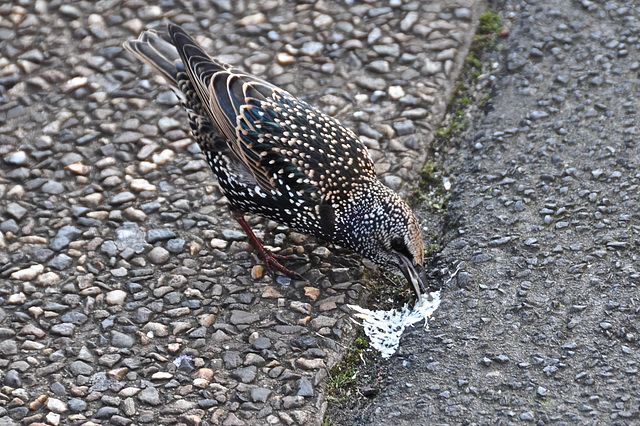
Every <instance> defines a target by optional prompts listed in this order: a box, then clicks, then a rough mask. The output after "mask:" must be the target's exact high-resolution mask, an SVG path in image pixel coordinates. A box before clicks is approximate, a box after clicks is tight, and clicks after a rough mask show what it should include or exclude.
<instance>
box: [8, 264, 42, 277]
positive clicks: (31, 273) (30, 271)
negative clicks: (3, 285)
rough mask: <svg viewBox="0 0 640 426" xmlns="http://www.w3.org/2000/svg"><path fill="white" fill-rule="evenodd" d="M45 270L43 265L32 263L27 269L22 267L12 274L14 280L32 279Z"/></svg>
mask: <svg viewBox="0 0 640 426" xmlns="http://www.w3.org/2000/svg"><path fill="white" fill-rule="evenodd" d="M42 271H44V266H42V265H31V266H30V267H28V268H27V269H20V270H18V271H15V272H13V273H12V274H11V279H12V280H20V281H31V280H34V279H35V278H36V277H37V276H38V275H40V274H41V273H42Z"/></svg>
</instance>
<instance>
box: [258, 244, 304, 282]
mask: <svg viewBox="0 0 640 426" xmlns="http://www.w3.org/2000/svg"><path fill="white" fill-rule="evenodd" d="M258 251H259V252H260V255H261V256H262V259H264V263H265V265H266V267H267V269H268V270H269V271H271V272H272V274H273V278H274V279H275V272H280V273H281V274H284V275H286V276H287V277H289V278H291V279H297V280H302V281H306V280H305V278H304V277H303V276H302V275H300V274H299V273H297V272H295V271H292V270H291V269H288V268H287V267H286V266H284V265H283V264H282V263H285V262H290V261H292V260H297V259H296V258H294V257H291V256H282V255H280V254H275V253H272V252H271V251H269V250H268V249H266V248H265V247H264V246H262V247H260V248H259V249H258Z"/></svg>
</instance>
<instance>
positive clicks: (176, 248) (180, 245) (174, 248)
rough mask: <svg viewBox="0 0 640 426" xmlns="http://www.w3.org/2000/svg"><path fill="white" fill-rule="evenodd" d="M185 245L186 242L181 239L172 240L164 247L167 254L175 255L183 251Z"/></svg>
mask: <svg viewBox="0 0 640 426" xmlns="http://www.w3.org/2000/svg"><path fill="white" fill-rule="evenodd" d="M186 243H187V242H186V241H185V240H183V239H182V238H173V239H171V240H169V241H167V245H166V247H167V250H169V252H171V253H174V254H177V253H181V252H182V251H183V250H184V246H185V245H186Z"/></svg>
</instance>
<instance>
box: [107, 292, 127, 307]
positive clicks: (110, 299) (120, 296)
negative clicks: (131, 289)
mask: <svg viewBox="0 0 640 426" xmlns="http://www.w3.org/2000/svg"><path fill="white" fill-rule="evenodd" d="M105 300H106V301H107V304H108V305H122V304H124V301H125V300H127V293H126V292H124V291H122V290H112V291H110V292H109V293H107V297H106V298H105Z"/></svg>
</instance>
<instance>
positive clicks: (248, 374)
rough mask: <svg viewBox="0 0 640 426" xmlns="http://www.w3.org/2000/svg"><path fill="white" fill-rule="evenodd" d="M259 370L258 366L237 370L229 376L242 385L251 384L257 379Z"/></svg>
mask: <svg viewBox="0 0 640 426" xmlns="http://www.w3.org/2000/svg"><path fill="white" fill-rule="evenodd" d="M257 372H258V369H257V367H256V366H254V365H251V366H249V367H243V368H237V369H235V370H232V371H231V373H230V374H229V375H230V376H231V377H232V378H234V379H236V380H240V381H241V382H242V383H251V382H253V380H254V379H255V378H256V374H257Z"/></svg>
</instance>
